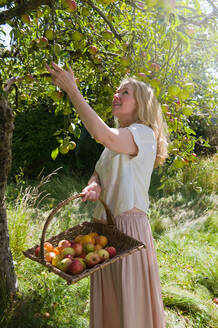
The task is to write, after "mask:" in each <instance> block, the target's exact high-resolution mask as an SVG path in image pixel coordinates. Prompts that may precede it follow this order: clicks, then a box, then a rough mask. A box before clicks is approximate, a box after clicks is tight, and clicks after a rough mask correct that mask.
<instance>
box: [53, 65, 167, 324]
mask: <svg viewBox="0 0 218 328" xmlns="http://www.w3.org/2000/svg"><path fill="white" fill-rule="evenodd" d="M52 65H53V69H52V68H50V67H48V66H47V69H48V71H49V72H50V73H51V76H52V78H53V81H54V82H55V84H56V85H58V86H59V87H60V88H62V89H63V90H64V91H65V92H67V94H68V96H69V97H70V99H71V101H72V103H73V105H74V107H75V108H76V111H77V112H78V114H79V116H80V118H81V120H82V121H83V123H84V125H85V126H86V129H87V130H88V131H89V133H90V134H91V135H92V136H93V137H94V138H95V139H96V140H98V141H99V142H101V143H102V144H103V145H104V146H105V150H104V151H103V153H102V155H101V157H100V159H99V161H98V162H97V164H96V167H95V171H94V173H93V175H92V177H91V179H90V181H89V183H88V186H87V187H85V188H84V189H83V194H84V196H83V200H84V201H85V200H92V201H95V200H97V199H99V197H100V195H101V197H102V199H103V200H104V201H105V202H106V204H107V205H108V206H109V207H110V209H111V211H112V214H113V215H114V217H115V223H116V226H117V227H118V229H120V230H121V231H123V232H124V233H126V234H128V235H130V236H132V237H134V238H136V239H138V240H141V241H142V242H144V243H145V244H146V249H143V250H142V251H140V252H136V253H135V254H132V255H129V256H127V257H125V258H124V259H123V260H122V261H117V262H115V263H113V264H112V265H110V266H107V267H105V268H104V269H103V270H102V271H98V272H96V273H94V274H93V275H92V276H91V302H90V311H91V316H90V328H133V327H134V328H163V327H165V322H164V310H163V302H162V297H161V288H160V280H159V273H158V266H157V258H156V253H155V248H154V244H153V239H152V233H151V228H150V224H149V221H148V219H147V216H146V213H147V211H148V207H149V199H148V189H149V185H150V178H151V174H152V171H153V168H154V167H156V166H158V165H160V164H162V163H163V162H164V160H165V158H166V157H167V140H166V135H165V132H164V124H163V118H162V113H161V109H160V106H159V104H158V102H157V99H156V97H155V96H154V93H153V90H152V89H151V88H150V87H149V86H148V85H147V84H145V83H143V82H140V81H137V80H135V79H126V80H124V81H123V82H122V83H121V85H120V87H119V89H118V90H117V92H116V94H115V95H114V99H113V102H112V112H113V115H114V116H115V117H116V118H117V119H118V120H119V124H120V128H118V129H114V128H110V127H108V126H107V125H106V124H105V123H104V122H103V121H102V120H101V118H100V117H99V116H98V115H97V114H96V113H95V111H94V110H93V109H92V108H91V107H90V106H89V105H88V104H87V103H86V101H85V100H84V98H83V97H82V95H81V94H80V92H79V90H78V88H77V86H76V82H75V78H74V74H73V71H72V70H71V69H70V70H69V71H64V70H63V69H62V68H60V67H58V66H57V65H56V64H52ZM94 217H95V220H96V221H100V222H105V219H106V216H105V212H104V209H103V207H102V205H101V204H100V203H99V204H98V205H97V207H96V209H95V213H94Z"/></svg>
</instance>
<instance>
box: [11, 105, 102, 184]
mask: <svg viewBox="0 0 218 328" xmlns="http://www.w3.org/2000/svg"><path fill="white" fill-rule="evenodd" d="M24 107H25V105H24ZM48 108H49V110H48ZM69 120H70V117H66V116H64V115H62V114H60V113H58V114H54V111H53V110H52V105H51V104H49V103H42V104H40V105H36V106H35V108H31V109H28V108H25V109H24V111H22V112H18V113H17V114H16V116H15V129H14V135H13V142H12V156H13V159H12V168H11V173H10V177H11V178H12V177H13V176H15V175H16V174H18V173H19V172H20V171H23V172H24V175H25V176H26V177H28V178H33V177H35V176H37V175H38V174H39V173H40V172H41V170H42V169H43V170H44V174H49V173H51V172H52V171H53V170H54V169H56V168H58V167H63V170H65V171H68V172H71V171H75V172H76V173H78V174H84V173H87V174H90V173H91V171H92V170H93V169H94V165H95V162H96V160H97V158H98V156H99V155H100V152H101V151H102V146H101V145H99V144H96V142H95V141H94V140H92V139H91V137H90V135H89V134H88V132H87V131H86V130H85V128H84V127H82V129H81V130H82V131H81V137H80V140H79V141H78V140H75V141H76V143H77V147H76V149H75V150H73V151H70V152H69V153H68V154H66V155H62V154H59V155H58V157H57V158H56V160H55V161H54V160H53V159H52V158H51V151H52V150H53V149H54V148H56V147H57V146H58V142H57V140H56V136H55V135H54V134H55V132H56V131H57V130H60V129H63V128H66V125H67V124H68V122H69Z"/></svg>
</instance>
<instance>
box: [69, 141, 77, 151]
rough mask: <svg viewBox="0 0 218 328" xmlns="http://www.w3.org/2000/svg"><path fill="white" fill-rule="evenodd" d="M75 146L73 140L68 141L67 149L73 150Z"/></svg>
mask: <svg viewBox="0 0 218 328" xmlns="http://www.w3.org/2000/svg"><path fill="white" fill-rule="evenodd" d="M75 148H76V143H75V142H74V141H70V143H69V149H70V150H74V149H75Z"/></svg>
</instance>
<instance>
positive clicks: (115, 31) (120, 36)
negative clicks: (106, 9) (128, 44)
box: [82, 0, 123, 42]
mask: <svg viewBox="0 0 218 328" xmlns="http://www.w3.org/2000/svg"><path fill="white" fill-rule="evenodd" d="M82 2H86V3H88V4H89V5H90V6H91V7H92V8H93V9H94V10H95V11H97V13H98V14H99V15H100V16H101V17H102V18H103V20H104V21H105V22H106V23H107V24H108V26H109V27H110V29H111V31H112V32H113V34H114V35H115V37H116V38H117V39H118V40H119V41H120V42H121V41H122V36H123V35H122V34H119V33H118V32H117V30H116V29H115V27H114V26H113V24H112V23H111V21H110V20H109V19H108V18H107V17H106V16H105V14H104V13H103V12H102V11H101V9H99V8H98V7H97V6H96V5H95V4H94V3H93V2H92V1H91V0H86V1H84V0H82Z"/></svg>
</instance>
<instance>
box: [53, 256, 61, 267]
mask: <svg viewBox="0 0 218 328" xmlns="http://www.w3.org/2000/svg"><path fill="white" fill-rule="evenodd" d="M62 259H63V257H62V255H61V254H56V256H54V258H53V259H52V261H51V263H52V265H54V266H56V265H57V263H59V262H60V261H61V260H62Z"/></svg>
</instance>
